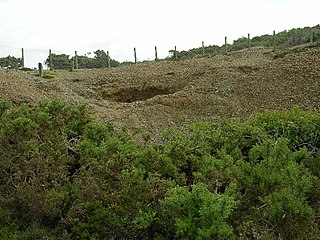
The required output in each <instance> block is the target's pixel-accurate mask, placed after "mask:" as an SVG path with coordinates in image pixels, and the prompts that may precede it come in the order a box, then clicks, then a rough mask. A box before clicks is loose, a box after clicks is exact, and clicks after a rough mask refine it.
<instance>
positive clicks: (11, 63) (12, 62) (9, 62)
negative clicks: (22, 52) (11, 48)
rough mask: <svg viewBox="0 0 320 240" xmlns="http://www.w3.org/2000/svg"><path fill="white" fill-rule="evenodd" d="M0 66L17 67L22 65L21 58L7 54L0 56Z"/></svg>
mask: <svg viewBox="0 0 320 240" xmlns="http://www.w3.org/2000/svg"><path fill="white" fill-rule="evenodd" d="M0 67H5V68H9V69H19V68H21V67H22V59H21V58H16V57H14V56H10V55H9V56H7V57H2V58H0Z"/></svg>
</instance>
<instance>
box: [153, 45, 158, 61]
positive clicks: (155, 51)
mask: <svg viewBox="0 0 320 240" xmlns="http://www.w3.org/2000/svg"><path fill="white" fill-rule="evenodd" d="M154 54H155V61H158V49H157V46H155V47H154Z"/></svg>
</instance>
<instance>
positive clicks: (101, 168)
mask: <svg viewBox="0 0 320 240" xmlns="http://www.w3.org/2000/svg"><path fill="white" fill-rule="evenodd" d="M88 111H89V110H88V108H87V107H85V106H72V105H69V104H67V103H65V102H62V101H60V100H50V101H48V100H46V101H42V102H39V103H37V104H36V105H34V106H30V105H27V104H23V105H21V106H19V107H14V106H13V105H12V104H11V102H10V101H8V100H2V101H0V239H4V240H7V239H17V240H19V239H21V240H22V239H52V240H54V239H57V240H58V239H59V240H61V239H62V240H63V239H65V240H68V239H96V240H98V239H157V240H162V239H163V240H164V239H177V240H178V239H199V240H200V239H201V240H205V239H208V240H209V239H218V240H220V239H221V240H222V239H240V240H241V239H242V240H245V239H279V240H280V239H283V240H285V239H319V236H320V218H319V214H320V151H319V150H320V127H319V126H320V112H319V111H303V110H301V109H299V108H295V109H293V110H291V111H268V112H264V113H260V114H257V115H255V116H253V117H251V118H250V119H248V120H246V121H229V122H225V123H222V124H219V125H217V124H215V123H193V124H190V125H188V126H185V127H184V128H180V129H168V130H167V131H166V132H165V133H163V141H162V142H159V143H151V142H149V140H148V139H149V138H148V137H147V136H146V133H137V134H142V135H143V136H142V137H143V139H144V141H145V143H140V144H138V143H136V142H135V141H134V140H133V139H132V137H130V136H129V135H128V134H127V133H126V132H123V131H117V130H115V129H114V127H113V124H112V123H104V124H101V123H97V122H95V121H94V120H93V119H92V118H91V117H90V115H89V114H88ZM136 137H137V136H136Z"/></svg>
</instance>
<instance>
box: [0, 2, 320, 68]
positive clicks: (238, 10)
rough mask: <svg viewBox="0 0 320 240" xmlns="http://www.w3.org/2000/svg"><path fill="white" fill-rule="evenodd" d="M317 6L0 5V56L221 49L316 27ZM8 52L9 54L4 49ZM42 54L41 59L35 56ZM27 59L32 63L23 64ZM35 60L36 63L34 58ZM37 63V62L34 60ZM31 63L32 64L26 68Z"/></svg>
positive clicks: (128, 56)
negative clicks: (237, 41) (246, 39)
mask: <svg viewBox="0 0 320 240" xmlns="http://www.w3.org/2000/svg"><path fill="white" fill-rule="evenodd" d="M319 5H320V4H319V3H318V1H316V0H241V1H240V0H224V1H222V0H219V1H214V0H197V1H195V0H192V1H191V0H111V1H109V0H90V1H88V0H85V1H82V0H54V1H52V0H28V1H26V0H0V56H3V55H6V54H8V53H11V52H12V55H13V54H16V55H17V54H19V52H20V50H19V48H21V47H24V48H25V49H26V61H27V64H29V65H30V64H31V65H34V63H31V60H30V59H31V58H32V59H33V60H32V61H43V60H44V58H45V56H47V52H48V49H49V48H51V49H52V50H53V52H57V53H60V52H65V53H68V54H73V52H74V51H75V50H77V51H78V52H79V53H81V54H84V53H86V52H89V51H91V52H92V51H94V50H97V49H103V50H105V51H107V50H108V51H110V55H111V57H113V58H115V59H116V60H120V61H124V60H132V55H133V54H132V52H133V47H136V48H137V51H138V58H139V59H140V60H145V59H148V58H149V59H153V57H154V53H153V51H154V46H155V45H156V46H157V47H158V50H159V55H160V57H166V56H167V55H168V50H170V49H172V48H173V47H174V46H175V45H176V46H177V47H178V49H185V50H187V49H189V48H193V47H198V46H200V45H201V42H202V41H204V42H205V44H206V45H213V44H217V45H222V44H223V42H224V36H228V39H229V42H232V41H233V40H234V39H237V38H239V37H241V36H246V35H247V33H249V32H250V33H251V36H256V35H261V34H265V33H270V34H271V33H272V31H273V30H276V31H277V32H278V31H283V30H287V29H290V28H293V27H305V26H314V25H317V24H319V17H318V16H319V14H318V9H319V8H318V7H319ZM9 47H10V48H9ZM40 55H41V56H44V57H40ZM28 56H29V60H28ZM37 56H39V57H37ZM35 58H40V59H39V60H38V59H37V60H35ZM28 61H29V62H30V63H28Z"/></svg>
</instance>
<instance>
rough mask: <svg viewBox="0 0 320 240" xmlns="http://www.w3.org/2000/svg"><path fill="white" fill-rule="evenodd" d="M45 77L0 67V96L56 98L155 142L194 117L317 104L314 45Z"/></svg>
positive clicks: (318, 66) (318, 55) (318, 58)
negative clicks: (148, 134)
mask: <svg viewBox="0 0 320 240" xmlns="http://www.w3.org/2000/svg"><path fill="white" fill-rule="evenodd" d="M48 74H51V75H52V76H53V78H52V79H44V78H39V77H36V76H34V73H29V74H26V73H19V72H14V71H4V70H1V71H0V81H1V93H0V94H1V97H9V98H12V99H13V100H14V102H17V103H19V102H21V101H22V102H35V101H37V100H39V99H41V98H59V99H63V100H65V101H67V102H71V103H76V104H87V105H88V106H89V107H90V109H91V110H92V112H93V113H94V115H95V117H96V118H97V119H98V120H99V121H112V122H114V124H115V125H116V127H117V128H119V129H122V128H126V129H141V130H142V131H143V132H149V133H150V134H151V136H152V137H153V138H155V139H157V138H159V134H160V132H162V131H163V130H165V129H167V128H168V127H170V126H175V125H182V124H184V123H187V122H191V121H194V120H217V121H220V120H222V119H225V118H245V117H248V116H250V115H252V114H253V113H255V112H258V111H261V110H264V109H291V108H292V107H293V106H296V105H298V106H301V107H302V108H307V109H313V108H318V107H319V105H320V100H319V90H320V49H319V47H318V46H317V45H313V46H312V47H311V46H310V45H309V46H300V47H296V48H293V49H289V50H285V51H278V52H276V53H273V52H272V49H266V48H253V49H251V50H242V51H238V52H233V53H230V54H229V55H215V56H209V57H206V58H200V59H191V60H184V61H167V62H157V63H145V64H137V65H131V66H124V67H118V68H111V69H99V70H78V71H74V72H68V71H54V72H50V73H48Z"/></svg>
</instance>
